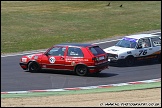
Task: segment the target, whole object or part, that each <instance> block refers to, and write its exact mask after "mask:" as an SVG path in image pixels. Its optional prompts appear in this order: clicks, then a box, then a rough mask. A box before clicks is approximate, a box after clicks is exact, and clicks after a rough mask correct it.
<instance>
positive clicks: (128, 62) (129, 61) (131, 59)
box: [125, 56, 135, 67]
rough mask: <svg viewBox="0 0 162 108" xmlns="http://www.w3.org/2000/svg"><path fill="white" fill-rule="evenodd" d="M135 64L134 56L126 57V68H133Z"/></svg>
mask: <svg viewBox="0 0 162 108" xmlns="http://www.w3.org/2000/svg"><path fill="white" fill-rule="evenodd" d="M134 63H135V58H134V57H133V56H128V57H126V59H125V65H126V66H128V67H129V66H133V65H134Z"/></svg>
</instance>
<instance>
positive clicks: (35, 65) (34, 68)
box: [28, 62, 40, 72]
mask: <svg viewBox="0 0 162 108" xmlns="http://www.w3.org/2000/svg"><path fill="white" fill-rule="evenodd" d="M28 69H29V71H30V72H38V71H39V70H40V66H39V64H38V63H36V62H30V63H29V64H28Z"/></svg>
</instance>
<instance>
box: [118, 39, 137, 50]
mask: <svg viewBox="0 0 162 108" xmlns="http://www.w3.org/2000/svg"><path fill="white" fill-rule="evenodd" d="M136 40H137V39H133V38H127V37H124V38H122V40H120V41H119V42H118V43H117V44H116V45H115V46H119V47H124V48H135V47H136V44H137V42H136Z"/></svg>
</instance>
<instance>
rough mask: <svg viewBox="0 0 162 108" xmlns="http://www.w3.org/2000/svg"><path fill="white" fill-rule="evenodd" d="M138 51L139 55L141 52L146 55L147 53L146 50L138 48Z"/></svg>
mask: <svg viewBox="0 0 162 108" xmlns="http://www.w3.org/2000/svg"><path fill="white" fill-rule="evenodd" d="M139 52H140V53H139V55H141V54H142V55H146V54H147V50H140V51H139Z"/></svg>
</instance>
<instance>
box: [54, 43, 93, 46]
mask: <svg viewBox="0 0 162 108" xmlns="http://www.w3.org/2000/svg"><path fill="white" fill-rule="evenodd" d="M55 46H79V47H89V46H95V45H93V44H84V43H62V44H57V45H55Z"/></svg>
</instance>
